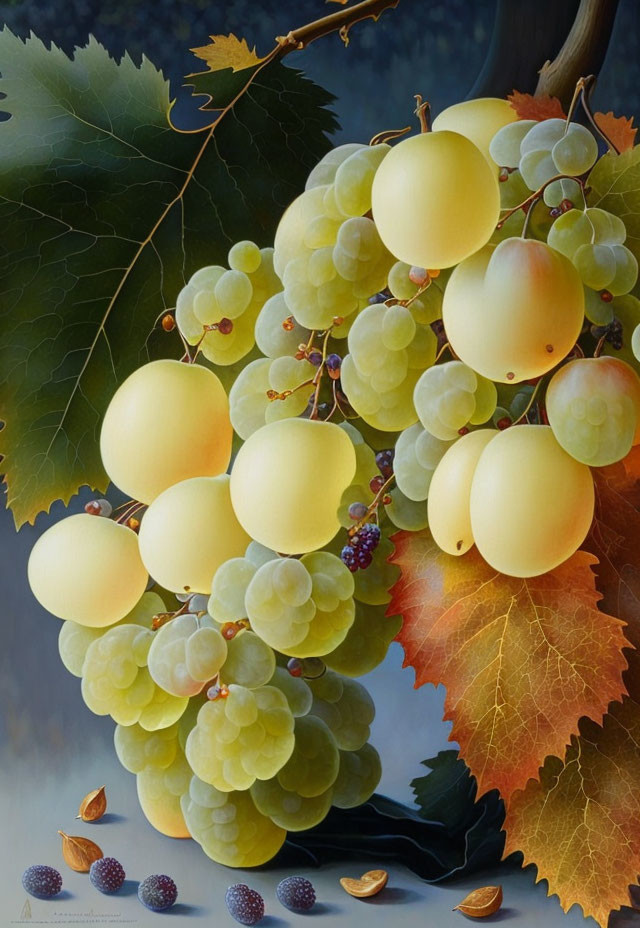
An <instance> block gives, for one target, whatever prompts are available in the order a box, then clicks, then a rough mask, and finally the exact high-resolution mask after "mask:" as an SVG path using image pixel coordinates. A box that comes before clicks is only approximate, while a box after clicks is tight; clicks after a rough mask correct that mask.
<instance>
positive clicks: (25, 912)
mask: <svg viewBox="0 0 640 928" xmlns="http://www.w3.org/2000/svg"><path fill="white" fill-rule="evenodd" d="M137 921H138V919H137V918H127V917H125V916H124V915H121V914H120V913H119V912H96V911H95V909H93V908H91V909H89V910H88V911H85V912H57V911H56V910H55V909H54V910H53V911H50V910H49V907H48V906H47V911H46V913H44V912H42V911H39V907H38V905H37V903H33V904H32V902H31V900H30V899H27V900H25V903H24V905H23V906H22V910H21V912H20V915H19V916H18V918H14V919H13V920H12V921H11V924H12V925H133V924H136V923H137Z"/></svg>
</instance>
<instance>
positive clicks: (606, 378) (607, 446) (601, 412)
mask: <svg viewBox="0 0 640 928" xmlns="http://www.w3.org/2000/svg"><path fill="white" fill-rule="evenodd" d="M546 409H547V414H548V416H549V424H550V426H551V428H552V429H553V434H554V435H555V437H556V439H557V440H558V442H559V443H560V445H562V447H563V448H564V450H565V451H567V452H568V453H569V454H570V455H571V456H572V457H574V458H575V459H576V460H577V461H581V462H582V463H583V464H588V465H590V466H591V467H604V466H605V465H607V464H613V463H615V461H620V460H622V458H623V457H625V456H626V455H627V454H628V453H629V451H630V450H631V446H632V445H633V444H635V443H636V442H637V441H638V440H640V378H639V377H638V375H637V374H636V372H635V371H634V370H633V368H631V367H630V366H629V365H628V364H625V362H624V361H621V360H619V359H618V358H607V357H600V358H579V359H577V360H575V361H570V362H569V364H565V365H564V367H561V368H560V370H559V371H558V372H557V373H556V374H554V376H553V377H552V379H551V381H550V383H549V386H548V388H547V395H546Z"/></svg>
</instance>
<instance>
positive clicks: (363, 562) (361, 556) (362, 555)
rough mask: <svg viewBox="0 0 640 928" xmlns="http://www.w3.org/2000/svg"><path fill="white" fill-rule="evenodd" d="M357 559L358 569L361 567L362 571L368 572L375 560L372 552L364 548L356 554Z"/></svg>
mask: <svg viewBox="0 0 640 928" xmlns="http://www.w3.org/2000/svg"><path fill="white" fill-rule="evenodd" d="M356 558H357V561H358V567H359V568H360V569H361V570H366V569H367V567H369V566H370V564H371V561H372V560H373V557H372V556H371V552H370V551H366V550H364V549H363V548H362V549H360V548H359V549H358V551H357V552H356Z"/></svg>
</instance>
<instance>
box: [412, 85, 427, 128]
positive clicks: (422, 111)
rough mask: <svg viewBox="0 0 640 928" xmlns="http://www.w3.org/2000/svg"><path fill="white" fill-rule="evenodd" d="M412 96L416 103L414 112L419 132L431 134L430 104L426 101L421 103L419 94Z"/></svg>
mask: <svg viewBox="0 0 640 928" xmlns="http://www.w3.org/2000/svg"><path fill="white" fill-rule="evenodd" d="M413 96H414V99H415V101H416V108H415V110H414V112H415V114H416V116H417V117H418V119H419V120H420V132H422V133H424V132H431V104H430V103H429V101H428V100H424V101H423V100H422V95H421V94H419V93H416V94H414V95H413Z"/></svg>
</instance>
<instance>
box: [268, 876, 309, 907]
mask: <svg viewBox="0 0 640 928" xmlns="http://www.w3.org/2000/svg"><path fill="white" fill-rule="evenodd" d="M276 896H277V897H278V902H281V903H282V905H283V906H284V907H285V909H289V910H290V911H291V912H308V911H309V909H310V908H312V907H313V905H314V903H315V901H316V891H315V889H314V888H313V886H312V884H311V883H310V882H309V880H306V879H305V878H304V877H303V876H288V877H286V878H285V879H284V880H281V881H280V882H279V883H278V886H277V888H276Z"/></svg>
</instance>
